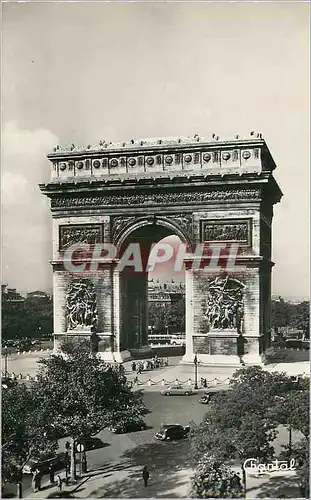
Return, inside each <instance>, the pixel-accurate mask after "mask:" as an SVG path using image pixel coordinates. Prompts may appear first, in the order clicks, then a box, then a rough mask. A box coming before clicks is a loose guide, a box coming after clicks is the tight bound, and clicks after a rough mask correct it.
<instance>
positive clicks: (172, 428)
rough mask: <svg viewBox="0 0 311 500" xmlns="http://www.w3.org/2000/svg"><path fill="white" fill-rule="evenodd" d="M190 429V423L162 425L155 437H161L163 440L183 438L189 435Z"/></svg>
mask: <svg viewBox="0 0 311 500" xmlns="http://www.w3.org/2000/svg"><path fill="white" fill-rule="evenodd" d="M189 431H190V427H189V425H187V426H186V427H184V426H183V425H180V424H170V425H163V427H161V429H160V430H159V432H157V433H156V435H155V436H154V437H155V438H156V439H160V440H161V441H171V440H174V439H182V438H185V437H187V435H188V434H189Z"/></svg>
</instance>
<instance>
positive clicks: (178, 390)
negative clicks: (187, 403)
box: [161, 384, 199, 396]
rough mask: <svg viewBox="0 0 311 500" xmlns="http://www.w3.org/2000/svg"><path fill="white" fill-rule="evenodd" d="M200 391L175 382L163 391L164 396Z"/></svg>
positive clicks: (183, 394) (185, 394)
mask: <svg viewBox="0 0 311 500" xmlns="http://www.w3.org/2000/svg"><path fill="white" fill-rule="evenodd" d="M198 392H199V391H197V390H195V389H192V387H190V386H189V387H187V386H182V385H180V384H175V385H171V386H169V387H167V388H166V389H164V391H162V392H161V394H162V396H190V395H191V394H198Z"/></svg>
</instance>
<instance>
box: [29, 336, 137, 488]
mask: <svg viewBox="0 0 311 500" xmlns="http://www.w3.org/2000/svg"><path fill="white" fill-rule="evenodd" d="M61 350H62V353H59V354H54V355H52V356H51V357H49V358H46V359H42V360H41V361H40V363H41V369H40V370H39V374H38V382H37V385H36V390H37V394H38V398H37V404H38V407H39V410H40V418H41V420H42V421H45V422H46V421H49V422H51V423H53V425H54V428H55V429H56V431H57V433H58V434H59V435H65V436H69V437H70V438H71V443H72V445H71V477H72V478H75V474H76V471H75V443H76V442H77V441H80V440H83V439H84V438H86V437H89V436H94V435H96V434H97V433H98V432H99V431H100V430H102V429H104V428H105V427H107V426H110V425H114V424H116V423H120V421H122V420H126V419H132V418H135V417H137V416H139V415H141V414H142V413H143V411H144V409H145V408H144V404H143V401H142V395H141V393H138V392H132V390H131V387H130V385H129V383H128V381H127V379H126V377H125V375H124V368H123V366H122V365H119V364H115V365H112V364H108V363H106V362H104V361H103V360H101V359H100V357H99V355H97V354H95V353H93V352H92V351H91V344H90V342H89V341H86V340H85V341H80V342H78V343H77V342H74V341H68V342H64V344H63V345H62V346H61Z"/></svg>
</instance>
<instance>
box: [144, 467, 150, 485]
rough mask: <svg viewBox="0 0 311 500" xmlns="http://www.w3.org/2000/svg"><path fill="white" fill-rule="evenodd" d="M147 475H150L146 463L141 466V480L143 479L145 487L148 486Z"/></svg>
mask: <svg viewBox="0 0 311 500" xmlns="http://www.w3.org/2000/svg"><path fill="white" fill-rule="evenodd" d="M149 476H150V474H149V470H148V467H147V465H145V466H144V468H143V480H144V485H145V487H147V486H148V480H149Z"/></svg>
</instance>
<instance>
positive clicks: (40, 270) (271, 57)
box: [2, 1, 309, 297]
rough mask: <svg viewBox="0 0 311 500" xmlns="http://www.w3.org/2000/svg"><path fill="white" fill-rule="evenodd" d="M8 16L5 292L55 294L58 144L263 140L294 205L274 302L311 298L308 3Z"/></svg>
mask: <svg viewBox="0 0 311 500" xmlns="http://www.w3.org/2000/svg"><path fill="white" fill-rule="evenodd" d="M2 9H3V21H2V22H3V26H2V29H3V47H2V71H3V77H2V250H3V251H2V258H3V260H2V281H3V282H7V283H8V284H9V285H10V286H12V287H16V288H18V289H19V290H21V291H29V290H34V289H42V290H47V291H51V288H52V273H51V268H50V266H49V264H48V260H49V259H50V258H51V217H50V214H49V205H48V202H47V200H46V199H45V197H44V196H42V195H41V194H40V191H39V189H38V187H37V185H38V183H39V182H45V181H48V180H49V166H50V164H49V162H48V161H47V159H46V158H45V155H46V153H47V152H49V151H50V150H51V148H52V147H53V146H54V145H55V144H57V143H61V144H64V145H65V144H71V143H72V142H74V143H75V144H85V145H86V144H88V143H97V142H98V141H99V140H100V139H106V140H112V141H114V140H121V141H122V140H128V139H131V138H133V137H134V138H139V137H157V136H160V137H164V136H188V135H193V134H194V133H198V134H199V135H201V136H208V135H209V134H211V133H213V132H215V133H217V134H218V135H220V136H221V135H229V136H233V135H234V134H235V133H241V134H243V133H249V131H251V130H256V131H259V132H262V133H263V136H264V137H265V139H266V141H267V143H268V146H269V148H270V150H271V152H272V154H273V156H274V159H275V161H276V163H277V165H278V169H277V171H276V172H275V176H276V178H277V181H278V182H279V184H280V187H281V189H282V191H283V192H284V198H283V200H282V202H281V204H279V205H277V206H276V207H275V218H274V230H273V235H274V238H273V258H274V261H275V262H276V266H275V268H274V270H273V293H278V294H281V295H285V296H302V297H305V296H308V288H309V287H308V278H309V264H308V260H309V259H308V255H309V156H308V155H309V89H308V86H309V66H308V55H309V54H308V46H309V31H308V30H309V5H308V3H303V2H297V1H296V2H292V3H288V2H287V3H281V2H271V3H264V2H262V3H261V2H259V3H246V2H241V3H222V2H218V3H202V2H201V3H195V2H191V3H176V2H175V3H157V4H156V3H57V2H53V3H6V4H2Z"/></svg>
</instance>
